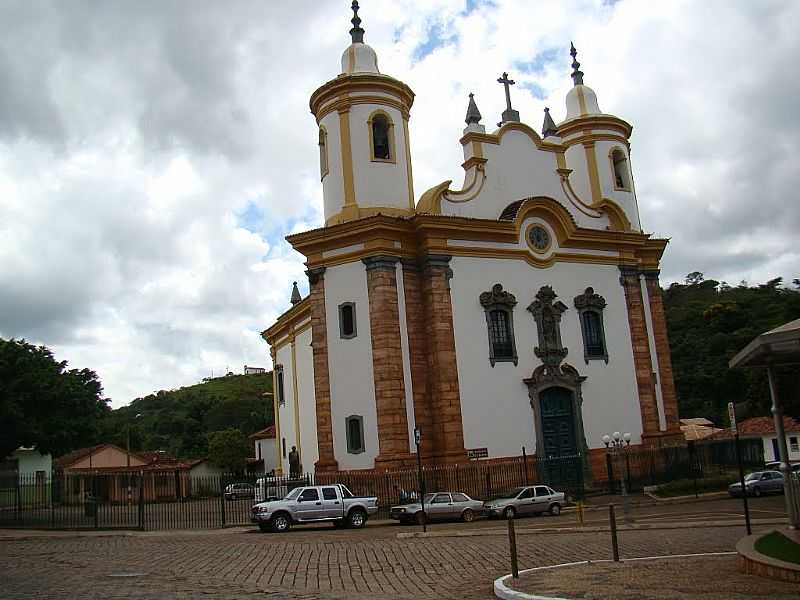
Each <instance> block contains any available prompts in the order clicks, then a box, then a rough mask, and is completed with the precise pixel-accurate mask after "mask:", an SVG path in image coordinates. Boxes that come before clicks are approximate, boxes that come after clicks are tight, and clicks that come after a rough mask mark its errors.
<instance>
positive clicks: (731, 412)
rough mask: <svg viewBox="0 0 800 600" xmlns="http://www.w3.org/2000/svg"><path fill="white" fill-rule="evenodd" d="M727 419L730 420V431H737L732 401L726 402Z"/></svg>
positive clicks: (734, 432)
mask: <svg viewBox="0 0 800 600" xmlns="http://www.w3.org/2000/svg"><path fill="white" fill-rule="evenodd" d="M728 419H730V422H731V433H733V434H736V433H738V432H739V430H738V429H737V428H736V409H735V408H734V407H733V402H728Z"/></svg>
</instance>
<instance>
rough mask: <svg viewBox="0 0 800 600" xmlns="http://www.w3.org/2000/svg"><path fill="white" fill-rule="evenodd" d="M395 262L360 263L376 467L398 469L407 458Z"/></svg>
mask: <svg viewBox="0 0 800 600" xmlns="http://www.w3.org/2000/svg"><path fill="white" fill-rule="evenodd" d="M398 261H399V259H398V258H396V257H392V256H372V257H369V258H365V259H364V260H363V262H364V264H365V265H366V273H367V293H368V296H369V320H370V336H371V341H372V373H373V381H374V384H375V409H376V412H377V417H378V448H379V454H378V456H376V457H375V467H376V468H385V467H392V466H400V465H401V464H402V463H403V462H408V460H409V458H410V456H409V455H410V452H409V439H408V418H407V416H406V415H407V413H406V393H405V379H404V375H403V359H402V356H403V350H402V346H401V343H400V313H399V308H398V304H397V275H396V265H397V263H398Z"/></svg>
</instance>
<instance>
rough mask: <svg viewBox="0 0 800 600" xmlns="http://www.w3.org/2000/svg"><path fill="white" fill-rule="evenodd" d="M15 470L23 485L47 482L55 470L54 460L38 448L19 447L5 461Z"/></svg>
mask: <svg viewBox="0 0 800 600" xmlns="http://www.w3.org/2000/svg"><path fill="white" fill-rule="evenodd" d="M4 462H6V464H8V465H10V466H12V467H11V469H9V470H15V471H16V472H17V474H18V476H19V480H20V483H21V484H27V483H30V484H33V483H34V482H36V481H41V482H45V481H47V480H49V479H50V472H51V471H52V469H53V458H52V457H51V456H50V454H42V453H41V452H39V451H38V450H37V449H36V448H24V447H19V448H17V449H16V450H14V452H13V453H12V454H11V455H10V456H9V457H8V458H7V459H6V460H5V461H4Z"/></svg>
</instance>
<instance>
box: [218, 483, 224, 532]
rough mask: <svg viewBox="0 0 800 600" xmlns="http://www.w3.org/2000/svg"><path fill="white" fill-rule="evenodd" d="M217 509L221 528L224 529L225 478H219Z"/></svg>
mask: <svg viewBox="0 0 800 600" xmlns="http://www.w3.org/2000/svg"><path fill="white" fill-rule="evenodd" d="M219 507H220V511H221V513H220V514H221V516H222V526H223V527H225V476H224V475H221V476H220V478H219Z"/></svg>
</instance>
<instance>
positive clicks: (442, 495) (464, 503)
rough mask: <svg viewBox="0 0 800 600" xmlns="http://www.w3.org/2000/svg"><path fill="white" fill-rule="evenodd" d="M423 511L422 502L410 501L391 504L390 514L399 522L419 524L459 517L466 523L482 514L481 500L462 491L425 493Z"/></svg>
mask: <svg viewBox="0 0 800 600" xmlns="http://www.w3.org/2000/svg"><path fill="white" fill-rule="evenodd" d="M424 500H425V512H423V511H422V503H420V502H412V503H411V504H402V505H400V506H393V507H392V509H391V512H390V513H389V514H390V516H391V517H392V518H393V519H395V520H397V521H400V523H404V524H405V523H412V522H417V523H419V524H420V525H421V524H422V523H424V522H425V521H426V520H427V521H437V520H446V519H461V520H462V521H464V522H466V523H470V522H472V521H473V520H474V519H475V517H477V516H480V515H483V502H481V501H480V500H473V499H472V498H470V497H469V496H467V495H466V494H464V493H463V492H434V493H432V494H425V498H424Z"/></svg>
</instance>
